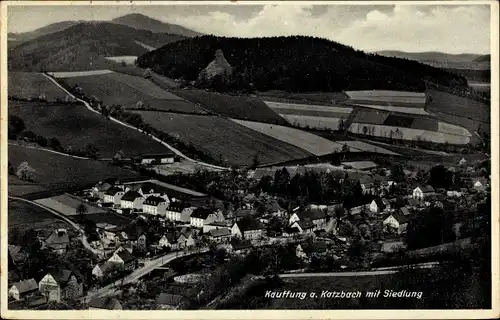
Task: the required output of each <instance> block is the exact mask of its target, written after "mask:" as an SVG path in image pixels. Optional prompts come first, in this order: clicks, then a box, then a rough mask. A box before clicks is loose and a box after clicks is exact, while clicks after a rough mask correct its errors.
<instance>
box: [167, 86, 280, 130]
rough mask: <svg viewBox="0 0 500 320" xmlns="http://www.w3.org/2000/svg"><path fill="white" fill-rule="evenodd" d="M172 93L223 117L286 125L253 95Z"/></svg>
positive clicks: (207, 92) (196, 91)
mask: <svg viewBox="0 0 500 320" xmlns="http://www.w3.org/2000/svg"><path fill="white" fill-rule="evenodd" d="M172 92H173V93H175V94H177V95H178V96H180V97H182V98H184V99H186V100H188V101H191V102H193V103H196V104H198V105H200V106H202V107H203V108H205V109H207V110H210V111H212V112H215V113H218V114H220V115H222V116H225V117H229V118H235V119H244V120H249V121H259V122H266V123H276V124H286V121H285V120H284V119H283V118H281V117H280V116H279V115H278V114H277V113H276V112H274V111H273V110H272V109H271V108H269V107H268V106H267V105H266V104H265V103H264V101H262V100H261V99H260V98H258V97H256V96H253V95H230V94H222V93H217V92H210V91H205V90H199V89H193V90H172Z"/></svg>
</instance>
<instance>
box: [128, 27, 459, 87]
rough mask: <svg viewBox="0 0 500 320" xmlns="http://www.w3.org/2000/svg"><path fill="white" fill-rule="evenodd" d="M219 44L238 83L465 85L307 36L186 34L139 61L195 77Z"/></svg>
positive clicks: (449, 76)
mask: <svg viewBox="0 0 500 320" xmlns="http://www.w3.org/2000/svg"><path fill="white" fill-rule="evenodd" d="M217 49H221V50H222V52H223V53H224V56H225V58H226V59H227V61H228V62H229V64H230V65H231V66H232V67H233V70H234V73H233V74H234V82H235V84H234V85H235V86H236V87H237V88H239V89H241V88H242V87H245V86H252V87H253V88H254V89H257V90H259V91H266V90H272V89H277V90H286V91H291V92H313V91H330V92H331V91H341V90H363V89H364V90H368V89H392V90H410V91H424V90H425V86H424V83H423V81H422V80H423V79H424V78H425V79H429V80H431V81H433V82H437V83H440V84H443V85H447V86H451V85H453V86H465V85H467V82H466V80H465V79H464V78H462V77H459V76H455V75H452V74H450V73H448V72H446V71H443V70H440V69H437V68H434V67H431V66H428V65H424V64H421V63H418V62H416V61H408V60H402V59H396V58H388V57H382V56H377V55H373V54H366V53H364V52H362V51H356V50H354V49H353V48H351V47H347V46H344V45H342V44H340V43H336V42H333V41H328V40H325V39H319V38H313V37H303V36H292V37H273V38H251V39H240V38H225V37H216V36H202V37H196V38H188V39H184V40H182V41H177V42H174V43H170V44H167V45H165V46H163V47H161V48H159V49H157V50H155V51H152V52H149V53H146V54H144V55H142V56H141V57H139V58H138V60H137V62H138V64H139V66H140V67H153V68H155V70H156V71H158V72H161V73H163V74H164V75H167V76H170V77H172V78H184V79H186V80H195V79H196V78H197V77H198V74H199V72H200V71H201V70H202V69H203V68H205V67H206V66H207V65H208V64H209V63H210V61H212V59H213V56H214V53H215V52H216V50H217Z"/></svg>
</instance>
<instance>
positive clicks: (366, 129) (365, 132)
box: [363, 126, 368, 136]
mask: <svg viewBox="0 0 500 320" xmlns="http://www.w3.org/2000/svg"><path fill="white" fill-rule="evenodd" d="M367 133H368V127H367V126H363V134H364V135H365V136H366V134H367Z"/></svg>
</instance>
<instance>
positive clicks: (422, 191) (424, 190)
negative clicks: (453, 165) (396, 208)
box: [413, 185, 436, 200]
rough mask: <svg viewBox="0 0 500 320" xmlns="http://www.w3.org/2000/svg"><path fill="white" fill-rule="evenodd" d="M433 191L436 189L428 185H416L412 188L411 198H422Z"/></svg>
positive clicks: (433, 192)
mask: <svg viewBox="0 0 500 320" xmlns="http://www.w3.org/2000/svg"><path fill="white" fill-rule="evenodd" d="M435 193H436V191H435V190H434V188H433V187H432V186H430V185H427V186H425V187H424V186H420V187H416V188H415V189H413V198H414V199H417V200H423V199H425V198H426V197H428V196H430V195H433V194H435Z"/></svg>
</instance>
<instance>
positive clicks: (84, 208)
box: [76, 203, 88, 221]
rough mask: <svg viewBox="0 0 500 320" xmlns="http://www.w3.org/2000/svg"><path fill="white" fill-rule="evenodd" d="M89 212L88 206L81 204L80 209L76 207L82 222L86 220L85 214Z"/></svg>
mask: <svg viewBox="0 0 500 320" xmlns="http://www.w3.org/2000/svg"><path fill="white" fill-rule="evenodd" d="M87 212H88V209H87V206H86V205H84V204H83V203H80V204H79V205H78V207H76V213H78V215H79V216H80V221H83V219H85V214H86V213H87Z"/></svg>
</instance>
